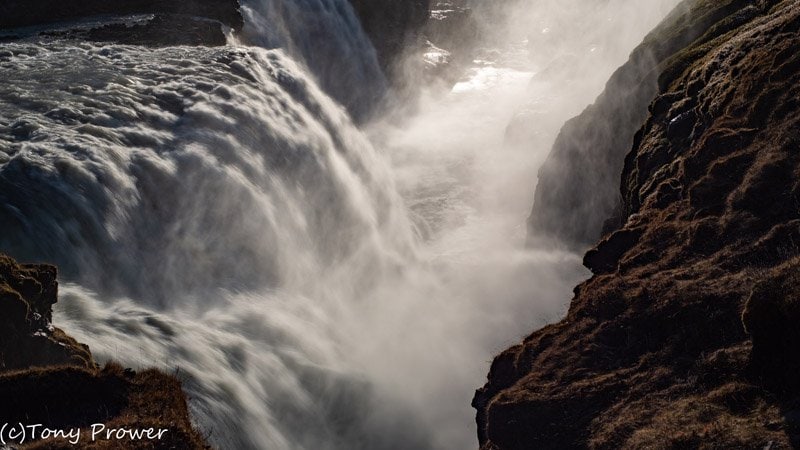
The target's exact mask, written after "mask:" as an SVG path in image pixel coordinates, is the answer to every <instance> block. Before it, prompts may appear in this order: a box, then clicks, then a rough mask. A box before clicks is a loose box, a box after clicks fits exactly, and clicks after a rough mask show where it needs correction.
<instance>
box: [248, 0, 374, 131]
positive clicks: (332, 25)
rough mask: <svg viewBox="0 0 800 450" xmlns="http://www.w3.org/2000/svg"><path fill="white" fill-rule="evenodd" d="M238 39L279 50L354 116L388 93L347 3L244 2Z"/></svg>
mask: <svg viewBox="0 0 800 450" xmlns="http://www.w3.org/2000/svg"><path fill="white" fill-rule="evenodd" d="M242 5H243V6H242V13H243V14H244V16H245V29H244V32H243V40H244V41H245V42H247V43H250V44H255V45H259V46H262V47H266V48H282V49H284V50H286V51H288V52H289V53H290V54H292V55H293V56H294V57H295V58H297V59H299V60H300V61H302V62H303V63H304V64H305V65H306V66H307V67H308V68H309V69H310V70H311V72H312V73H314V74H315V75H316V78H317V80H318V81H319V83H320V85H321V86H322V87H323V89H324V90H325V92H326V93H327V94H328V95H330V96H331V97H333V98H334V99H335V100H337V101H338V102H340V103H341V104H343V105H344V106H346V107H347V109H348V110H349V111H350V113H351V114H353V115H355V116H356V117H361V116H363V115H365V114H366V113H367V112H368V111H369V110H370V107H371V106H372V105H374V103H375V102H376V101H377V100H378V99H380V97H381V96H382V95H383V94H384V93H385V91H386V89H387V83H386V79H385V78H384V76H383V72H382V71H381V68H380V66H379V65H378V58H377V55H376V53H375V49H374V48H373V47H372V45H371V44H370V42H369V40H368V39H367V38H366V36H365V35H364V31H363V30H362V29H361V25H360V24H359V22H358V18H357V17H356V15H355V13H354V11H353V8H352V7H351V6H350V3H349V1H348V0H244V1H242Z"/></svg>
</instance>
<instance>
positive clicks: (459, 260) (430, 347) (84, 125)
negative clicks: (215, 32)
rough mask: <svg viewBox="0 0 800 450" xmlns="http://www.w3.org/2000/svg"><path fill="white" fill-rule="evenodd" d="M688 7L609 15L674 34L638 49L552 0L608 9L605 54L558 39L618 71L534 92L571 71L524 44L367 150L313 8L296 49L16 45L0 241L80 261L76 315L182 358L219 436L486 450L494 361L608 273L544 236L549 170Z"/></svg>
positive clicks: (125, 346) (292, 32)
mask: <svg viewBox="0 0 800 450" xmlns="http://www.w3.org/2000/svg"><path fill="white" fill-rule="evenodd" d="M655 3H658V5H660V6H659V7H660V8H662V9H663V10H664V11H656V12H653V11H650V10H649V9H648V8H649V7H653V6H654V4H655ZM667 3H669V2H666V1H664V2H654V4H653V5H647V6H641V5H640V3H637V2H636V1H634V0H629V1H616V2H610V3H608V4H607V8H609V9H608V10H603V11H606V12H612V11H613V12H614V13H615V14H616V13H617V12H619V11H625V12H626V14H627V16H619V17H621V18H627V19H630V17H631V16H636V14H637V13H638V14H643V13H644V12H647V13H648V14H646V15H647V17H649V19H648V20H650V21H651V23H649V24H648V23H639V22H636V23H635V28H636V29H637V30H638V34H637V33H635V32H633V31H631V32H630V33H629V34H630V36H629V39H628V40H625V42H624V43H622V44H621V43H618V42H617V40H616V39H617V37H618V35H619V34H620V33H623V31H624V30H622V29H621V26H622V25H625V24H629V27H631V28H634V25H633V21H622V22H621V23H615V24H613V26H606V27H599V26H597V25H598V24H597V23H596V22H593V21H592V19H591V18H586V17H584V15H583V13H582V12H580V11H577V10H574V9H567V10H565V9H563V8H562V9H559V8H558V7H557V6H555V5H557V3H552V4H549V3H547V2H542V3H541V8H540V9H537V10H535V12H538V13H539V14H538V15H537V16H536V17H537V18H538V19H541V20H545V19H546V18H547V17H550V18H551V19H552V21H553V23H562V24H563V23H568V22H569V14H574V15H575V17H582V18H584V19H585V20H586V24H585V25H583V26H584V27H585V29H587V30H593V31H596V33H592V34H591V39H588V40H589V41H590V42H589V44H591V46H588V45H587V36H589V35H590V34H589V33H584V34H581V35H580V39H574V40H569V39H567V40H563V41H559V42H562V43H563V46H564V47H565V48H566V49H567V50H569V52H570V54H573V55H576V56H574V58H573V60H575V61H585V60H591V58H592V55H595V54H596V52H597V51H598V49H602V50H603V51H604V52H605V51H607V52H608V54H605V55H604V56H603V57H602V58H600V59H599V60H598V61H602V62H603V63H604V64H603V65H602V66H600V65H599V64H594V66H593V67H595V69H596V70H593V71H591V72H589V71H585V72H582V71H581V70H577V71H576V70H573V69H574V67H570V66H569V65H566V66H565V65H557V66H558V67H560V69H552V70H550V71H549V72H548V73H549V75H548V76H537V77H535V78H534V81H532V82H531V81H530V80H531V77H532V76H533V75H534V73H536V72H539V71H541V70H542V68H543V67H544V66H546V65H549V64H551V61H552V60H553V59H552V58H546V61H545V62H542V60H537V59H536V58H534V60H533V61H529V60H528V59H527V57H525V56H524V55H525V52H523V51H521V50H520V47H519V45H518V44H520V39H519V38H520V36H519V35H518V33H517V30H512V31H513V32H510V33H509V36H507V37H505V40H506V41H507V42H511V43H512V44H514V45H510V46H503V47H500V48H499V49H487V51H485V52H483V53H482V55H481V58H480V61H477V62H476V63H475V64H474V67H472V68H471V69H470V71H469V73H468V74H467V76H466V77H465V78H464V80H463V81H462V82H461V83H459V84H458V85H456V86H455V87H454V88H453V89H452V91H451V92H447V93H431V94H430V95H426V96H424V97H423V99H422V100H421V102H420V105H419V107H418V108H417V111H418V112H417V114H415V115H413V116H411V117H406V118H404V119H402V120H398V119H396V118H392V119H387V120H386V121H382V120H377V121H375V122H374V123H372V124H370V125H369V126H367V127H366V128H365V130H364V131H366V136H365V134H363V133H362V132H361V131H359V130H358V129H356V127H355V126H354V125H353V124H352V123H351V121H350V120H349V119H348V117H347V115H346V114H345V112H344V111H343V109H342V108H341V107H339V106H337V105H336V104H335V103H334V102H333V101H331V100H329V99H328V97H327V96H326V94H324V93H323V92H322V90H320V89H319V88H317V87H316V83H315V81H314V79H321V78H324V77H325V76H328V77H331V78H335V75H333V74H332V73H331V71H330V70H328V69H325V68H324V67H316V68H315V67H312V64H310V63H309V62H308V61H306V60H303V58H304V56H303V50H300V51H298V50H297V48H292V47H293V46H297V45H298V44H297V41H298V40H301V39H302V37H301V36H302V34H299V33H297V31H296V30H297V28H293V27H297V24H296V23H294V22H293V21H292V20H290V19H288V18H289V17H293V16H292V15H286V16H283V17H284V19H282V22H281V23H282V24H283V26H284V27H286V28H288V29H289V31H287V33H288V34H286V35H284V38H285V39H286V41H285V42H287V44H286V46H287V47H289V48H287V50H286V51H282V50H270V51H267V50H263V49H258V48H252V47H243V46H240V45H236V46H230V47H226V48H219V49H199V48H173V49H162V50H156V51H147V52H143V51H141V50H139V49H137V48H135V47H118V46H106V47H103V48H99V47H94V46H91V45H88V44H80V45H75V44H74V43H70V44H66V43H59V42H50V43H21V44H6V45H3V46H2V47H0V79H3V80H4V83H3V84H2V85H0V149H2V151H0V205H2V206H0V224H2V234H0V249H2V250H3V251H7V252H9V253H11V254H12V255H15V256H17V257H19V258H21V259H26V260H47V261H50V262H54V263H57V264H59V266H60V267H61V268H62V279H64V280H68V281H69V282H67V283H64V284H62V289H61V300H60V303H59V305H58V308H57V311H56V313H55V317H56V318H57V319H56V321H57V325H58V326H61V327H63V328H65V329H66V330H68V331H69V333H70V334H72V335H73V336H75V337H76V338H78V339H79V340H81V341H83V342H86V343H88V344H89V345H90V346H91V347H92V350H93V351H94V353H95V355H96V356H98V357H99V359H108V358H112V359H116V360H119V361H121V362H122V363H124V364H127V365H131V366H135V367H147V366H158V367H162V368H165V369H167V370H178V374H179V376H180V377H182V378H183V379H184V380H186V388H187V391H188V393H189V395H190V398H191V402H190V406H191V409H192V412H193V415H194V418H195V419H196V421H197V423H198V424H199V426H200V427H201V428H202V429H203V430H205V431H206V432H208V433H210V440H211V441H212V443H214V444H215V445H216V446H218V447H221V448H231V449H242V448H262V449H357V448H363V449H425V448H436V449H463V448H471V447H474V446H475V430H474V423H473V415H474V414H473V411H472V410H471V408H470V406H469V403H470V399H471V396H472V391H474V389H475V388H476V387H478V386H479V385H480V384H481V383H482V382H483V379H484V377H485V374H486V372H487V370H488V362H489V360H490V359H491V357H492V355H493V354H495V353H497V352H498V351H500V350H502V349H503V348H505V347H506V346H507V345H510V344H512V343H514V342H516V341H517V340H518V339H519V338H520V337H521V336H523V335H524V334H525V333H527V332H529V331H531V330H533V329H534V328H536V327H539V326H541V325H543V324H545V323H547V322H550V321H553V320H557V319H558V317H559V316H560V315H561V314H562V313H563V311H564V309H565V307H566V302H567V300H568V299H569V297H570V291H571V289H572V287H573V286H574V284H575V283H576V282H577V281H578V280H579V279H580V278H581V277H583V276H585V273H584V271H583V270H582V268H581V267H580V258H579V255H571V254H566V253H560V252H557V251H548V252H545V251H540V250H535V249H534V250H526V249H524V248H523V242H524V237H525V236H524V233H525V228H524V219H525V216H526V214H527V212H528V211H529V209H530V204H531V201H532V198H533V195H532V194H533V192H532V189H533V185H534V182H535V170H536V168H537V166H538V165H539V164H540V163H541V161H542V159H543V158H544V156H546V153H547V151H548V149H549V145H550V143H552V140H553V138H554V137H555V133H556V132H557V130H558V128H559V126H560V124H561V123H563V121H564V120H565V119H566V118H568V117H569V116H570V115H571V114H574V113H576V112H577V111H579V110H580V108H582V107H583V106H584V105H585V104H586V103H588V102H589V101H591V98H593V96H594V95H596V94H597V93H598V92H599V90H600V89H601V87H602V82H603V80H604V79H606V78H607V77H608V75H609V74H610V71H611V70H613V68H614V67H616V66H617V65H619V64H621V63H622V62H623V61H624V59H625V55H626V53H627V51H629V50H630V49H631V48H632V47H633V45H635V43H636V42H638V41H639V40H640V39H641V37H642V35H643V34H644V32H645V31H646V30H647V29H649V28H651V27H652V25H654V21H655V20H656V19H657V17H658V14H661V13H663V12H666V6H665V5H666V4H667ZM673 3H674V2H673ZM286 4H289V3H286ZM265 5H268V3H266V2H265V3H263V4H255V3H253V4H251V9H252V11H251V12H250V14H255V13H254V12H253V11H255V12H257V13H258V14H260V15H261V16H262V17H272V16H270V15H269V11H270V9H269V8H274V7H275V6H274V5H278V3H275V4H273V6H270V7H267V6H265ZM282 11H285V9H284V10H282ZM601 12H602V11H601ZM348 14H349V13H348ZM548 14H549V16H548ZM643 15H644V14H643ZM651 16H652V17H651ZM332 17H334V19H331V20H332V21H333V22H330V23H327V24H328V25H329V26H331V29H334V30H336V29H338V28H337V27H339V26H342V25H341V23H340V22H338V20H339V17H341V16H338V15H334V16H332ZM542 17H544V18H545V19H542ZM595 17H596V18H597V19H598V20H601V21H605V20H606V19H607V18H608V17H607V16H603V15H595ZM640 22H643V20H642V21H640ZM253 23H254V22H251V23H250V25H249V27H250V28H249V31H248V34H249V35H250V36H254V35H255V36H258V35H259V33H263V35H264V36H267V35H268V34H269V33H268V32H267V30H266V29H263V27H265V26H266V25H258V26H256V25H253ZM301 23H304V22H302V21H301ZM331 23H334V25H331ZM337 23H338V25H336V24H337ZM345 23H346V22H345ZM348 26H349V25H348ZM622 28H624V27H622ZM628 31H630V30H628ZM564 33H566V32H564ZM341 35H342V36H351V37H352V36H355V37H354V38H353V39H356V40H357V41H358V42H360V43H359V45H360V46H364V45H366V44H365V43H364V40H363V39H364V38H363V35H360V34H359V33H356V34H352V33H350V32H349V31H348V32H342V33H341ZM287 36H288V37H287ZM603 36H606V37H607V38H608V39H609V40H608V41H602V40H600V39H602V38H603ZM612 38H613V39H612ZM270 39H273V38H270ZM349 39H350V38H347V39H343V40H341V41H337V42H339V44H337V45H343V46H345V47H346V46H348V45H349V44H347V42H349ZM291 41H294V42H295V43H294V44H290V43H288V42H291ZM501 41H503V39H501ZM264 42H266V41H264ZM270 42H276V41H270ZM309 42H310V41H309ZM264 45H266V44H264ZM276 45H278V46H280V45H279V44H276ZM304 45H306V46H308V45H309V43H308V42H305V43H304ZM604 45H607V47H606V46H604ZM626 46H627V47H626ZM309 48H310V47H309ZM549 51H551V52H555V53H556V54H562V53H564V52H566V50H565V49H563V48H562V49H558V48H556V49H549ZM287 52H288V54H291V55H293V56H292V57H290V56H287ZM312 54H313V52H312ZM534 56H535V55H534ZM294 58H299V59H300V61H301V63H300V64H298V63H295V62H294V61H293V59H294ZM363 58H364V59H363V61H361V62H358V63H357V64H361V65H367V66H368V65H370V64H372V63H371V62H370V61H374V55H372V54H369V52H367V53H366V54H364V56H363ZM306 67H310V68H311V74H308V73H306V72H307V69H306ZM354 70H355V69H354ZM554 70H555V72H554ZM312 74H313V75H312ZM565 80H569V82H565ZM322 84H323V85H325V82H324V81H323V82H322ZM576 86H579V87H581V89H582V90H578V89H576ZM348 89H350V88H348ZM583 90H585V91H586V92H585V93H583ZM576 91H580V92H576ZM516 111H522V112H523V114H522V115H521V116H519V117H518V118H517V119H516V121H517V122H518V123H523V124H525V125H524V126H523V127H522V129H523V131H522V132H520V131H515V132H514V133H512V135H511V136H510V137H512V138H513V139H511V140H508V139H507V137H508V136H506V130H505V128H506V125H507V124H508V123H509V122H510V121H512V119H514V116H515V112H516ZM367 136H368V137H367ZM376 149H377V150H376Z"/></svg>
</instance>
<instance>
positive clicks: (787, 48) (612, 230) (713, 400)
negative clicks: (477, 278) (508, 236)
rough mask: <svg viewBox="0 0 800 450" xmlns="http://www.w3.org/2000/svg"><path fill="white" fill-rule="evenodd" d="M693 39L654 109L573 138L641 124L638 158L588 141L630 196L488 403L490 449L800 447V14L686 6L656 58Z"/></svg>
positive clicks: (482, 419)
mask: <svg viewBox="0 0 800 450" xmlns="http://www.w3.org/2000/svg"><path fill="white" fill-rule="evenodd" d="M702 18H705V19H703V20H702V21H701V22H698V19H702ZM686 26H691V27H692V28H691V30H692V33H690V34H689V36H695V37H694V38H693V39H692V40H691V42H690V43H687V44H686V45H684V46H677V47H678V48H676V47H673V48H672V50H671V51H669V52H666V53H668V54H667V55H665V54H663V53H662V54H660V55H657V56H658V57H657V58H656V60H655V63H656V64H655V66H654V67H655V70H656V72H655V73H654V74H649V75H646V76H647V77H648V79H650V80H652V81H654V82H655V84H654V85H653V84H651V85H650V86H655V90H654V92H653V95H652V97H651V98H650V99H649V100H647V103H648V104H649V106H648V107H646V109H645V111H644V112H643V113H642V112H641V111H638V110H637V111H634V112H633V113H631V114H632V115H631V116H625V117H624V118H619V117H613V116H611V114H615V113H618V112H619V111H618V109H617V107H616V106H615V105H617V103H615V101H614V100H610V99H603V98H602V97H601V99H600V101H598V103H597V104H595V105H594V106H592V107H590V108H589V110H587V112H586V113H584V116H582V117H583V118H582V119H581V118H579V119H575V120H574V121H573V122H571V123H570V124H567V125H566V126H565V131H562V135H567V134H569V133H570V127H572V128H574V127H576V126H578V127H583V129H584V130H591V129H592V126H591V124H589V125H587V123H588V122H591V121H586V120H585V119H586V115H587V114H591V115H594V116H595V117H596V118H598V117H602V119H600V120H601V121H605V122H603V123H602V124H601V126H600V128H596V129H595V130H598V129H599V130H603V129H606V130H608V129H607V128H604V127H605V126H606V125H607V124H608V123H609V122H608V121H615V120H621V121H623V122H627V123H633V122H635V121H636V117H634V116H636V115H637V114H639V115H643V117H642V121H641V122H640V123H639V124H638V125H636V126H637V128H638V129H639V131H638V132H635V136H634V135H631V140H632V142H633V146H632V148H631V146H630V142H627V143H626V142H625V141H626V139H627V138H626V137H625V136H619V135H614V133H609V134H601V135H594V136H591V138H592V142H599V143H601V145H600V147H599V148H595V149H594V150H598V151H600V152H606V151H610V152H612V153H611V154H605V153H601V154H596V155H595V156H594V157H595V160H598V159H599V160H608V161H612V162H613V163H614V164H617V165H618V167H620V169H621V173H622V175H621V186H619V184H618V186H619V187H618V190H617V191H616V193H615V196H616V197H617V198H619V199H620V200H619V201H618V204H617V205H616V207H615V208H613V209H615V210H616V211H609V210H608V209H606V210H604V211H603V212H605V213H606V214H607V216H606V217H608V216H612V217H611V220H609V221H608V222H606V224H605V229H604V230H602V232H603V234H604V236H603V239H602V240H601V241H600V243H599V244H597V245H596V246H595V248H593V249H592V250H590V251H589V252H588V253H587V255H586V257H585V260H584V263H585V265H586V266H587V267H589V268H590V269H591V270H592V271H593V273H594V276H593V277H592V278H591V279H590V280H588V281H586V282H584V283H582V284H581V285H580V286H578V287H577V288H576V289H575V297H574V298H573V300H572V303H571V306H570V309H569V312H568V315H567V317H566V318H565V319H564V320H563V321H561V322H560V323H557V324H554V325H551V326H548V327H546V328H544V329H542V330H539V331H537V332H535V333H534V334H532V335H531V336H530V337H528V338H527V339H525V341H524V342H523V343H521V344H519V345H517V346H515V347H513V348H511V349H508V350H506V351H505V352H503V353H502V354H501V355H499V356H498V357H497V358H496V359H495V360H494V362H493V364H492V367H491V371H490V373H489V378H488V382H487V384H486V385H485V386H484V387H482V388H481V389H479V390H478V391H477V393H476V396H475V399H474V401H473V406H475V408H476V409H477V423H478V436H479V440H480V444H481V448H482V449H484V450H489V449H531V448H537V449H547V448H554V449H555V448H558V449H565V448H615V449H616V448H768V449H778V448H792V447H793V446H797V445H800V396H799V395H798V394H799V393H800V382H799V381H798V380H800V378H798V377H797V373H798V369H799V368H800V356H798V355H800V352H798V351H797V349H798V346H800V331H798V327H797V323H798V320H800V302H798V300H797V299H798V293H797V291H796V287H797V285H798V284H797V280H798V278H800V275H799V274H800V246H798V243H800V203H798V200H800V157H798V154H800V153H799V152H800V103H799V102H798V100H797V99H798V98H800V92H798V91H800V34H799V33H798V31H799V30H800V1H798V0H784V1H723V2H712V1H705V0H696V1H690V2H684V3H683V4H682V5H681V6H680V7H679V9H678V10H677V11H676V12H675V13H673V14H672V15H671V16H670V17H669V18H668V19H667V20H666V21H665V23H664V24H662V25H661V26H660V27H659V29H658V30H656V32H655V33H654V34H652V35H650V36H649V37H648V40H650V44H648V43H647V42H646V44H645V45H653V43H655V42H668V39H667V40H662V39H659V36H660V35H661V34H663V33H671V34H672V35H676V34H675V33H678V34H681V33H685V27H686ZM635 55H636V54H634V56H635ZM629 64H630V63H629ZM631 70H633V68H632V67H630V66H628V67H626V68H623V69H621V71H622V73H625V72H626V71H631ZM617 76H619V73H618V75H617ZM631 81H633V82H634V86H633V91H636V89H637V88H636V86H638V84H636V83H637V81H640V80H637V79H633V80H631ZM623 84H624V83H623ZM609 86H610V87H614V83H613V82H612V83H610V84H609ZM631 88H632V87H631V85H628V89H629V92H630V89H631ZM648 89H649V88H648ZM636 92H639V93H638V94H636V95H634V96H633V97H632V99H633V100H634V101H633V104H632V106H633V107H634V109H637V108H638V107H639V106H641V101H642V98H641V96H646V95H645V94H647V93H648V92H649V91H636ZM604 95H608V94H604ZM629 99H631V98H629ZM617 106H618V105H617ZM637 117H638V116H637ZM582 122H583V123H582ZM642 123H644V126H642ZM608 131H612V130H608ZM627 131H629V128H627V129H624V130H622V132H623V134H624V133H625V132H627ZM578 136H579V137H580V136H588V135H580V134H579V135H578ZM561 141H562V144H563V141H564V138H561ZM559 148H562V149H563V146H561V147H560V146H559V144H556V148H555V149H554V152H557V151H559ZM625 153H627V156H625V157H623V155H625ZM616 158H619V160H617V159H616ZM591 161H592V160H591V159H590V158H586V159H584V160H581V161H579V165H586V167H591V165H590V163H591ZM575 167H578V166H575V165H573V166H572V168H573V169H574V168H575ZM581 167H582V166H581ZM564 169H565V172H562V176H563V177H564V178H566V182H569V181H570V180H572V181H575V180H578V179H579V177H581V176H583V175H584V172H579V171H578V172H576V171H574V170H572V171H570V170H569V167H566V166H565V167H564ZM604 170H609V169H608V168H607V166H606V168H605V169H604ZM564 174H566V175H564ZM609 176H613V174H612V175H609ZM539 189H542V184H541V182H540V187H539ZM541 195H547V193H544V194H541ZM572 198H574V199H575V201H576V202H578V204H579V206H580V208H579V211H583V212H589V211H591V208H590V206H591V204H587V203H586V202H588V201H589V200H590V199H586V200H582V199H581V198H580V196H574V197H572ZM539 199H540V194H539V193H538V192H537V201H538V200H539ZM611 203H613V202H611ZM534 214H536V211H534ZM594 228H595V229H594V230H593V231H591V232H586V233H583V232H581V233H579V234H577V235H575V236H578V237H582V238H588V237H589V236H591V235H592V233H597V234H600V232H601V230H600V229H596V228H597V224H595V225H594ZM584 231H585V229H584ZM595 239H596V238H595Z"/></svg>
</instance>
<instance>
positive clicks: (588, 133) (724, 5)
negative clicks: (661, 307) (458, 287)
mask: <svg viewBox="0 0 800 450" xmlns="http://www.w3.org/2000/svg"><path fill="white" fill-rule="evenodd" d="M750 3H752V2H750V1H745V0H724V1H720V2H715V3H714V4H713V5H710V4H703V3H702V2H694V1H685V2H683V3H682V4H681V5H680V6H679V7H678V8H677V9H676V10H675V11H674V12H673V13H672V14H671V15H670V17H668V18H667V19H666V20H665V21H664V22H663V23H662V24H661V25H659V27H658V28H656V30H654V31H653V32H652V33H651V34H650V35H648V36H647V37H646V38H645V40H644V42H643V43H642V44H641V45H640V46H639V47H638V48H636V49H635V50H634V51H633V53H632V54H631V57H630V60H629V61H628V62H627V63H626V64H625V65H624V66H622V67H621V68H620V69H619V70H617V71H616V72H615V73H614V75H613V76H612V77H611V79H610V80H609V81H608V83H607V85H606V88H605V90H604V92H603V93H602V94H601V95H600V97H598V99H597V100H596V102H595V103H594V104H593V105H591V106H589V107H588V108H587V109H586V110H585V111H584V112H583V113H582V114H581V115H580V116H578V117H576V118H574V119H572V120H570V121H569V122H567V123H566V124H565V125H564V127H563V128H562V130H561V132H560V133H559V136H558V138H557V139H556V142H555V144H554V146H553V149H552V151H551V153H550V156H549V157H548V159H547V161H546V162H545V164H544V165H543V166H542V168H541V169H540V171H539V183H538V186H537V188H536V198H535V202H534V206H533V211H532V213H531V216H530V218H529V220H528V228H529V236H530V237H531V239H533V238H536V239H541V240H543V241H552V240H553V239H555V240H558V241H560V242H562V243H564V244H566V245H567V246H570V247H573V248H579V249H585V248H587V247H589V246H591V244H592V243H593V242H595V241H596V240H597V239H598V238H599V237H600V236H601V235H602V234H603V233H604V231H608V229H605V230H604V223H605V221H606V220H607V219H608V218H609V217H612V216H615V215H616V216H618V215H619V208H620V197H619V177H620V174H621V173H622V165H623V160H624V157H625V154H626V153H627V152H628V150H629V149H630V147H631V143H632V142H633V138H634V134H635V133H636V131H637V130H638V129H639V128H640V127H641V125H642V123H643V122H644V121H645V120H646V119H647V115H648V110H647V107H648V105H649V104H650V102H651V101H652V100H653V98H654V97H655V96H656V94H657V93H658V90H659V85H658V77H659V73H660V72H661V71H660V70H659V66H663V65H664V64H667V61H668V60H669V59H670V58H671V57H672V56H673V55H675V54H676V53H677V52H679V51H680V50H681V49H683V48H684V47H686V46H687V45H688V44H689V43H691V42H693V41H695V40H696V39H698V38H701V40H704V41H707V40H710V39H712V38H713V37H715V36H717V35H719V34H721V33H723V32H725V31H726V30H725V27H715V25H717V24H718V23H719V22H720V21H721V20H722V19H724V18H727V17H729V16H730V15H731V14H732V12H733V11H740V10H741V9H742V8H743V6H744V5H749V4H750ZM701 36H702V37H701ZM565 174H580V176H565ZM616 219H617V220H618V217H616ZM614 222H616V221H614ZM610 225H611V226H613V225H615V223H613V222H612V223H611V224H610Z"/></svg>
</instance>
